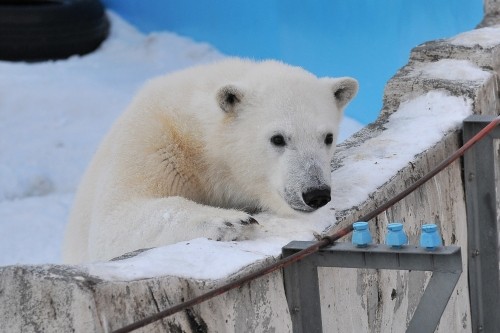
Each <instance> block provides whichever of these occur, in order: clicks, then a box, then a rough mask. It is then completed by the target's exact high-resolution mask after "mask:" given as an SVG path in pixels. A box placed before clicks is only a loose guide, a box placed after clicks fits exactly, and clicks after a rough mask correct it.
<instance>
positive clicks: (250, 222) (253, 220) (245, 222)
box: [241, 216, 259, 225]
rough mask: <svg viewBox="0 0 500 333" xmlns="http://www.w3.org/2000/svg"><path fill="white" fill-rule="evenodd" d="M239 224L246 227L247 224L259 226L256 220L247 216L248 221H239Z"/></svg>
mask: <svg viewBox="0 0 500 333" xmlns="http://www.w3.org/2000/svg"><path fill="white" fill-rule="evenodd" d="M241 224H243V225H248V224H259V222H257V220H256V219H254V218H253V217H251V216H249V217H248V219H246V220H244V221H241Z"/></svg>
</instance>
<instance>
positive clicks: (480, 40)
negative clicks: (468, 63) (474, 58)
mask: <svg viewBox="0 0 500 333" xmlns="http://www.w3.org/2000/svg"><path fill="white" fill-rule="evenodd" d="M499 40H500V25H496V26H493V27H486V28H481V29H476V30H471V31H467V32H464V33H461V34H459V35H457V36H456V37H454V38H451V39H450V40H449V42H450V43H452V44H454V45H460V46H469V47H472V46H475V45H480V46H481V47H482V48H491V47H494V46H497V45H498V41H499Z"/></svg>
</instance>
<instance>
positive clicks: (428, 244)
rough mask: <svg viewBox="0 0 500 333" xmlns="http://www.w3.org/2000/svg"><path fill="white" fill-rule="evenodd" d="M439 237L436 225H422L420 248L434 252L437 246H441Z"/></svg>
mask: <svg viewBox="0 0 500 333" xmlns="http://www.w3.org/2000/svg"><path fill="white" fill-rule="evenodd" d="M442 245H443V243H442V241H441V236H440V235H439V231H438V228H437V225H435V224H424V225H423V226H422V233H421V234H420V247H424V248H426V249H428V250H434V249H435V248H436V247H438V246H442Z"/></svg>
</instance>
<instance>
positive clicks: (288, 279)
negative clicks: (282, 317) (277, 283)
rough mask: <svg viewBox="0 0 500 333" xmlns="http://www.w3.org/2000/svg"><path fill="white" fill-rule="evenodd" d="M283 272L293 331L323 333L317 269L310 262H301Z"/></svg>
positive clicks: (297, 332)
mask: <svg viewBox="0 0 500 333" xmlns="http://www.w3.org/2000/svg"><path fill="white" fill-rule="evenodd" d="M283 271H284V281H285V294H286V295H287V302H288V308H289V309H290V315H291V318H292V325H293V326H292V327H293V331H294V332H295V333H309V332H310V333H322V332H323V327H322V323H321V303H320V295H319V281H318V270H317V267H316V266H315V265H314V264H313V263H312V262H311V261H310V260H301V261H298V262H297V263H296V264H295V265H291V266H288V267H285V268H284V269H283Z"/></svg>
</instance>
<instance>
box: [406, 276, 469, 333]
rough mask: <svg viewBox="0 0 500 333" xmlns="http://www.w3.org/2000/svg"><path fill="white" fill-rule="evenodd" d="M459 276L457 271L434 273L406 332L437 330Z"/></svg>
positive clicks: (415, 332)
mask: <svg viewBox="0 0 500 333" xmlns="http://www.w3.org/2000/svg"><path fill="white" fill-rule="evenodd" d="M459 278H460V274H457V273H443V272H437V271H434V272H433V273H432V277H431V279H430V280H429V283H428V284H427V288H425V292H424V294H423V295H422V297H421V298H420V302H419V303H418V306H417V308H416V309H415V312H414V313H413V317H412V318H411V321H410V323H409V324H408V328H407V329H406V333H421V332H430V333H432V332H434V331H435V330H436V328H437V326H438V325H439V320H440V319H441V316H442V315H443V312H444V309H445V308H446V305H447V304H448V301H449V300H450V297H451V295H452V294H453V290H454V289H455V286H456V285H457V282H458V279H459Z"/></svg>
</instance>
